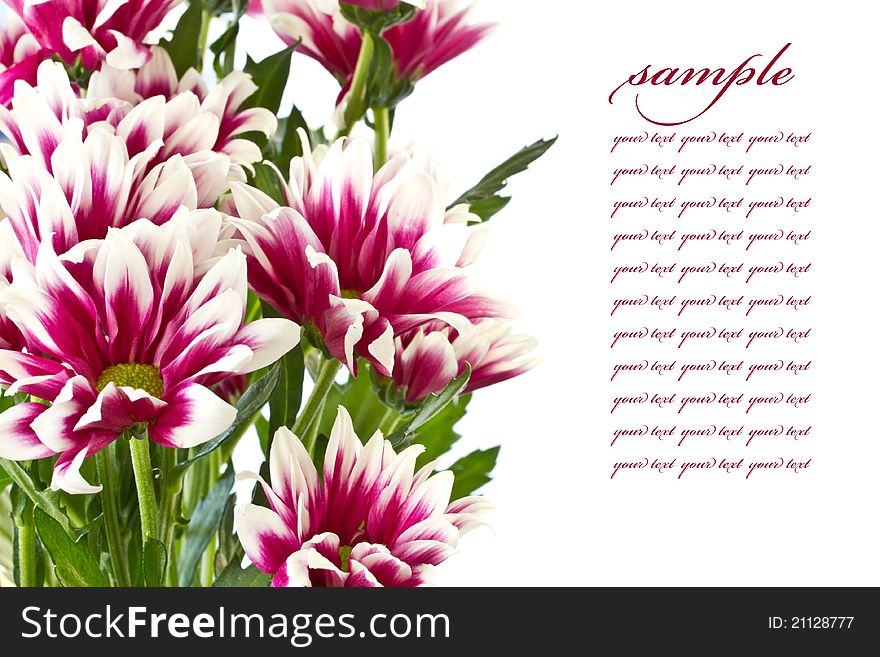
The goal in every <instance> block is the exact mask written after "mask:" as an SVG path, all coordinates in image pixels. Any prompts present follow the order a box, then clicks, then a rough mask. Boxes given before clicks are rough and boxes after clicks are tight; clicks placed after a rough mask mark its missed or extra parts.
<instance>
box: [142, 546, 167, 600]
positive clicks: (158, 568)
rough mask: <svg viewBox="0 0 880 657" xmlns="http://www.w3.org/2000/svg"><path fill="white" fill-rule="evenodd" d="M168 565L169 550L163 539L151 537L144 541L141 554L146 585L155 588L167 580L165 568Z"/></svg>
mask: <svg viewBox="0 0 880 657" xmlns="http://www.w3.org/2000/svg"><path fill="white" fill-rule="evenodd" d="M167 566H168V552H167V550H166V549H165V545H164V544H163V543H162V541H157V540H156V539H155V538H150V539H148V540H147V542H146V543H144V550H143V554H142V556H141V573H142V576H143V580H144V586H147V587H151V588H155V587H158V586H162V583H163V582H164V581H165V568H166V567H167Z"/></svg>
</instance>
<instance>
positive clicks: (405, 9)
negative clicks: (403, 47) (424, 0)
mask: <svg viewBox="0 0 880 657" xmlns="http://www.w3.org/2000/svg"><path fill="white" fill-rule="evenodd" d="M339 9H340V10H341V13H342V16H343V17H344V18H345V19H346V20H347V21H348V22H349V23H353V24H354V25H357V26H358V27H359V28H361V30H362V31H367V32H370V33H372V34H374V35H379V34H382V32H384V31H385V30H387V29H388V28H389V27H394V26H395V25H400V24H402V23H406V22H407V21H409V20H412V18H413V17H414V16H415V15H416V11H417V9H416V7H415V6H413V5H411V4H409V3H408V2H401V3H400V4H399V5H397V6H396V7H395V8H394V9H391V10H390V11H374V10H371V9H364V8H363V7H358V6H357V5H352V4H349V3H347V2H340V3H339Z"/></svg>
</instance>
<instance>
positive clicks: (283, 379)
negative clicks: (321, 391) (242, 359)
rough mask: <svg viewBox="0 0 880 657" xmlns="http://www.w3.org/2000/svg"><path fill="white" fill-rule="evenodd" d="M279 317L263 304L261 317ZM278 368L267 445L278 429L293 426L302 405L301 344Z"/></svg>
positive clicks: (271, 404)
mask: <svg viewBox="0 0 880 657" xmlns="http://www.w3.org/2000/svg"><path fill="white" fill-rule="evenodd" d="M280 316H281V315H280V314H279V313H278V311H277V310H275V309H274V308H273V307H272V306H270V305H269V304H268V303H265V302H264V303H263V317H280ZM278 367H280V368H281V372H280V375H279V377H278V385H276V386H275V390H274V391H273V392H272V396H271V397H269V440H268V443H269V444H271V442H272V437H273V436H274V435H275V432H276V431H278V429H280V428H281V427H288V428H289V427H292V426H293V423H294V422H295V421H296V416H297V413H299V409H300V406H301V405H302V393H303V378H304V375H305V370H306V366H305V359H304V357H303V348H302V344H298V345H297V346H296V348H295V349H292V350H291V351H289V352H287V354H286V355H285V356H284V357H282V358H281V360H280V361H278ZM267 455H268V454H267Z"/></svg>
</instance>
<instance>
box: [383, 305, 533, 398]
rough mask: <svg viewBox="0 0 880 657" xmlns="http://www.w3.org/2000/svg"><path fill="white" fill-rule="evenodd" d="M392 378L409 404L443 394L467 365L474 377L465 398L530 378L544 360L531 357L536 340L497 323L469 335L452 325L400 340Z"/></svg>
mask: <svg viewBox="0 0 880 657" xmlns="http://www.w3.org/2000/svg"><path fill="white" fill-rule="evenodd" d="M395 344H396V346H397V358H396V359H395V362H394V372H393V373H392V378H393V380H394V384H395V385H396V386H397V387H398V388H400V389H402V390H403V392H404V399H405V400H406V402H407V403H408V404H415V403H417V402H419V401H421V400H422V399H424V398H425V397H427V396H428V395H430V394H432V393H437V392H440V391H441V390H443V388H445V387H446V386H447V385H448V384H449V382H450V381H451V380H452V379H454V378H455V377H458V376H461V375H462V374H463V373H464V371H465V369H466V367H467V365H470V367H471V377H470V379H469V380H468V384H467V387H466V388H465V389H464V391H463V393H462V394H467V393H470V392H473V391H474V390H479V389H480V388H485V387H487V386H491V385H494V384H496V383H501V382H502V381H507V380H508V379H512V378H514V377H517V376H520V375H521V374H525V373H526V372H528V371H529V370H530V369H532V368H533V367H535V366H536V365H537V364H538V363H539V362H540V358H535V357H529V354H530V353H531V352H532V351H533V350H534V349H535V347H536V346H537V341H536V340H535V339H534V338H532V337H530V336H527V335H516V334H514V333H513V329H512V328H511V327H510V326H508V325H506V324H504V323H503V322H500V321H497V320H486V321H482V322H478V323H476V324H474V325H473V327H472V328H470V329H468V330H467V331H465V332H464V333H458V332H457V331H455V330H454V329H451V328H450V327H448V326H440V327H436V330H432V327H427V328H420V329H418V330H416V331H414V332H412V333H411V334H409V335H406V336H403V337H400V338H397V340H396V341H395Z"/></svg>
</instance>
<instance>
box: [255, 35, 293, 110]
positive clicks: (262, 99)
mask: <svg viewBox="0 0 880 657" xmlns="http://www.w3.org/2000/svg"><path fill="white" fill-rule="evenodd" d="M295 49H296V45H292V46H288V47H287V48H285V49H284V50H282V51H281V52H277V53H275V54H274V55H270V56H269V57H266V58H265V59H264V60H263V61H261V62H255V61H254V60H252V59H251V58H250V57H248V58H247V63H246V64H245V66H244V72H245V73H249V74H250V75H251V77H252V78H253V80H254V84H256V85H257V87H258V89H257V91H256V92H255V93H254V94H253V95H252V96H251V97H250V98H248V99H247V100H246V101H245V102H244V107H265V108H266V109H268V110H269V111H270V112H272V113H273V114H278V108H279V107H281V97H282V96H283V95H284V89H285V88H286V87H287V79H288V78H289V77H290V60H291V57H292V56H293V51H294V50H295Z"/></svg>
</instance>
